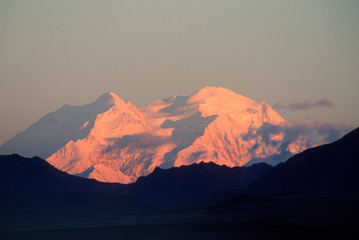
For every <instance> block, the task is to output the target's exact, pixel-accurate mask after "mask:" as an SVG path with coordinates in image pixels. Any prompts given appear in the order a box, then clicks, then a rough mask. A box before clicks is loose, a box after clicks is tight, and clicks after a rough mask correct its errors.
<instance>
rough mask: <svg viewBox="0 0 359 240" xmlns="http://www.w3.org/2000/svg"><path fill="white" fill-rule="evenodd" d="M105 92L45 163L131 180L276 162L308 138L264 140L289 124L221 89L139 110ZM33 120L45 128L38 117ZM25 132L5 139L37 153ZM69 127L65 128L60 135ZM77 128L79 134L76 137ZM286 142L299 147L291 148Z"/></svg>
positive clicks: (44, 138) (47, 140)
mask: <svg viewBox="0 0 359 240" xmlns="http://www.w3.org/2000/svg"><path fill="white" fill-rule="evenodd" d="M106 96H107V98H109V99H107V101H105V103H106V104H105V108H101V111H97V112H101V113H98V114H96V116H92V115H91V116H90V117H91V118H90V119H85V120H86V121H85V120H83V119H81V121H80V120H79V121H78V122H79V123H78V124H77V125H76V127H74V128H73V129H72V130H71V134H70V135H69V136H68V137H62V138H61V139H60V140H61V141H60V143H59V141H57V142H56V144H57V148H58V147H59V146H60V145H63V146H61V147H60V148H58V149H57V148H56V149H57V150H55V151H53V153H52V154H51V155H50V156H48V157H47V161H48V162H49V163H51V164H52V165H54V166H55V167H57V168H59V169H61V170H63V171H66V172H68V173H70V174H73V175H78V176H86V177H89V178H95V179H97V180H99V181H119V182H123V183H130V182H134V181H135V180H136V179H137V178H138V177H140V176H146V175H148V174H150V173H151V172H152V171H153V170H154V169H155V168H156V167H157V166H160V167H161V168H170V167H173V166H181V165H190V164H192V163H199V162H201V161H205V162H211V161H212V162H215V163H217V164H219V165H222V164H225V165H227V166H229V167H234V166H242V165H244V164H246V163H247V162H249V161H250V160H251V159H253V158H258V159H265V158H268V157H270V156H275V157H276V156H278V157H276V158H278V159H276V161H277V162H280V161H285V160H286V159H284V158H281V157H280V156H281V155H280V154H279V152H278V151H279V150H280V149H284V150H281V151H286V152H288V154H289V155H291V154H294V153H296V152H297V151H300V150H303V149H304V148H305V139H304V140H303V141H293V142H290V143H286V142H283V136H282V135H281V134H275V133H274V134H270V136H269V137H270V139H271V142H270V143H268V142H266V141H263V137H262V136H261V135H260V134H257V131H259V129H260V128H261V127H262V126H264V125H265V124H269V125H273V126H286V125H288V123H287V122H286V121H285V120H284V119H283V118H282V117H281V116H280V115H279V114H278V113H276V112H275V111H274V110H273V109H272V108H271V107H270V106H269V105H267V104H266V103H264V102H256V101H254V100H251V99H249V98H246V97H244V96H242V95H239V94H236V93H235V92H233V91H231V90H228V89H225V88H220V87H204V88H202V89H200V90H198V91H197V92H195V93H194V94H192V95H190V96H179V95H175V96H173V97H171V98H167V99H162V100H154V101H152V102H151V103H149V104H148V105H146V106H144V107H142V108H137V107H136V106H134V105H133V104H131V103H130V102H125V101H123V100H122V99H121V98H119V97H118V96H117V95H116V94H114V93H112V92H109V93H107V94H105V95H103V96H102V97H101V98H106ZM95 102H96V101H95ZM86 106H87V105H86ZM65 108H66V107H65ZM80 108H82V107H80ZM104 109H105V110H104ZM60 113H62V112H59V111H57V112H55V113H52V114H53V115H54V119H55V120H56V118H61V117H62V116H61V114H60ZM71 117H72V116H66V117H65V118H68V119H71ZM36 124H37V125H38V126H39V127H38V128H39V129H42V128H41V126H42V125H41V123H40V122H38V123H36ZM36 124H35V125H36ZM44 129H46V128H44ZM60 130H61V129H60ZM26 131H27V130H26ZM26 131H25V132H24V133H22V135H21V134H20V135H21V136H22V138H21V139H20V140H19V137H18V138H16V139H15V138H14V139H12V140H9V141H12V142H14V143H15V142H16V141H18V142H20V144H19V145H18V148H22V145H25V147H24V149H28V148H29V146H33V147H32V152H34V151H36V149H38V148H40V147H39V146H38V145H39V144H38V145H36V146H34V145H33V144H28V143H27V141H26V140H27V139H28V138H27V137H26V136H27V135H26ZM53 131H59V129H55V130H53ZM69 131H70V130H68V131H62V132H64V133H63V135H66V134H67V133H68V132H69ZM77 132H81V133H83V135H81V137H76V136H75V137H74V136H73V135H74V133H77ZM249 133H251V134H249ZM86 134H87V135H86ZM249 135H250V137H247V136H249ZM33 136H34V138H35V142H37V143H41V142H43V143H44V144H45V145H46V144H47V145H49V144H51V143H52V142H53V141H52V138H51V135H50V136H48V135H47V134H46V132H44V131H43V132H39V133H38V134H37V135H36V134H34V135H33ZM61 136H62V135H61ZM64 139H66V140H64ZM65 142H66V143H65ZM26 144H28V145H26ZM283 144H284V145H283ZM290 144H292V145H293V144H294V145H295V146H296V147H295V148H293V149H295V150H294V151H293V150H292V149H291V148H289V145H290ZM282 145H283V146H282ZM1 149H3V147H1V148H0V153H3V152H4V150H1ZM5 152H6V151H5ZM19 152H20V153H21V152H23V151H19ZM288 154H287V155H285V156H288ZM36 155H38V154H36ZM283 156H284V155H283ZM116 174H117V175H118V176H115V175H116ZM107 176H108V177H107Z"/></svg>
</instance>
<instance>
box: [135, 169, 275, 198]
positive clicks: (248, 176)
mask: <svg viewBox="0 0 359 240" xmlns="http://www.w3.org/2000/svg"><path fill="white" fill-rule="evenodd" d="M271 168H272V166H270V165H268V164H266V163H260V164H255V165H252V166H250V167H233V168H230V167H227V166H225V165H222V166H219V165H217V164H215V163H212V162H210V163H203V162H202V163H199V164H192V165H190V166H181V167H175V168H170V169H160V168H156V169H155V170H154V171H153V172H152V173H151V174H150V175H148V176H147V177H140V178H139V179H138V180H137V182H135V183H133V184H130V185H128V186H129V187H130V189H129V192H130V193H132V194H134V195H138V196H140V197H142V198H144V199H184V198H190V197H195V196H200V195H207V194H213V193H218V192H225V191H232V190H237V189H240V188H242V187H244V186H246V185H248V184H249V183H251V182H253V181H254V180H255V179H257V178H258V177H260V176H262V175H263V174H265V173H266V172H268V171H269V170H270V169H271Z"/></svg>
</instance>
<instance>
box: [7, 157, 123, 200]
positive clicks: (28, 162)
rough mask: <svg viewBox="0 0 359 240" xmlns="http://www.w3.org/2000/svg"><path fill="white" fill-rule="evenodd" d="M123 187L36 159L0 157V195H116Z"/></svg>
mask: <svg viewBox="0 0 359 240" xmlns="http://www.w3.org/2000/svg"><path fill="white" fill-rule="evenodd" d="M122 186H123V185H121V184H117V183H116V184H115V183H101V182H98V181H96V180H93V179H85V178H80V177H75V176H72V175H69V174H67V173H65V172H62V171H60V170H58V169H57V168H55V167H53V166H52V165H50V164H49V163H48V162H46V161H45V160H43V159H41V158H39V157H33V158H24V157H21V156H19V155H17V154H13V155H0V192H7V193H11V194H21V195H24V194H28V195H33V194H47V195H48V194H50V195H54V194H66V193H71V192H79V193H83V192H97V193H107V194H111V193H116V192H119V191H120V189H121V188H122Z"/></svg>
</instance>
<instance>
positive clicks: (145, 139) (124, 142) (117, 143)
mask: <svg viewBox="0 0 359 240" xmlns="http://www.w3.org/2000/svg"><path fill="white" fill-rule="evenodd" d="M108 140H109V143H110V144H109V145H108V147H106V149H104V150H103V152H104V153H108V152H113V151H120V150H121V149H123V148H127V147H128V148H129V151H133V150H135V149H145V148H150V147H151V148H152V147H157V146H160V145H162V144H166V143H169V142H170V139H169V138H168V137H163V136H155V135H152V134H150V133H141V134H134V135H124V136H122V137H119V138H110V139H108Z"/></svg>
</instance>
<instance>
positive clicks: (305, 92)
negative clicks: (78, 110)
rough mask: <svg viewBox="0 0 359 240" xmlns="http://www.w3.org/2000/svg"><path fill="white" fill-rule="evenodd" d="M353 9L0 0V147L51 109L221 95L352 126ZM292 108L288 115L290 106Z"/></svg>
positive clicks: (226, 1)
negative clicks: (218, 89)
mask: <svg viewBox="0 0 359 240" xmlns="http://www.w3.org/2000/svg"><path fill="white" fill-rule="evenodd" d="M358 12H359V1H357V0H352V1H345V0H340V1H338V0H333V1H331V0H317V1H316V0H308V1H306V0H298V1H290V0H283V1H268V0H263V1H255V0H248V1H240V0H234V1H231V0H217V1H210V0H203V1H197V0H152V1H148V0H144V1H131V0H129V1H121V0H117V1H115V0H114V1H110V0H109V1H106V0H104V1H91V0H83V1H80V0H78V1H76V0H68V1H66V0H61V1H60V0H59V1H51V0H43V1H40V0H32V1H21V0H8V1H4V0H0V114H1V117H0V144H2V143H3V142H4V141H5V140H7V139H9V138H10V137H12V136H14V135H15V134H16V133H18V132H20V131H22V130H24V129H25V128H27V127H28V126H29V125H30V124H31V123H33V122H35V121H37V120H38V119H39V118H41V117H42V116H43V115H44V114H46V113H48V112H51V111H55V110H57V109H58V108H60V107H61V106H62V105H63V104H71V105H82V104H86V103H90V102H92V101H94V100H95V99H97V98H98V97H99V96H100V95H102V94H103V93H105V92H109V91H112V92H114V93H116V94H118V95H119V96H120V97H121V98H123V99H124V100H128V101H131V102H133V103H134V104H135V105H137V106H138V107H140V106H142V105H144V104H147V103H149V102H150V101H151V100H154V99H159V98H167V97H170V96H172V95H174V94H176V93H178V94H180V95H190V94H192V93H193V92H195V91H196V90H198V89H200V88H202V87H204V86H206V85H209V86H222V87H225V88H229V89H231V90H233V91H235V92H237V93H239V94H242V95H244V96H246V97H249V98H252V99H254V100H257V101H265V102H267V103H268V104H270V105H272V106H273V105H275V104H276V105H275V106H276V107H277V111H278V112H279V113H280V114H281V115H282V116H283V117H285V118H286V119H287V120H290V121H293V122H296V121H322V122H331V123H337V122H343V123H345V124H349V125H352V126H358V125H359V14H358ZM298 106H299V107H298Z"/></svg>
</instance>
